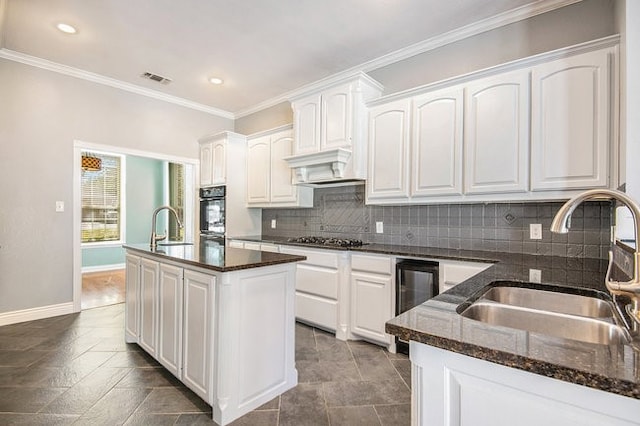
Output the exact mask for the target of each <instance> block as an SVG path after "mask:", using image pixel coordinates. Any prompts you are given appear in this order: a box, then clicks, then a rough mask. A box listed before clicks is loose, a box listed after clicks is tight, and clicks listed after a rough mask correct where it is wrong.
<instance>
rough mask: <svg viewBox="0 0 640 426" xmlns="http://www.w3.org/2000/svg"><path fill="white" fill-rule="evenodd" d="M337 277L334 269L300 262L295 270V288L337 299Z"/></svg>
mask: <svg viewBox="0 0 640 426" xmlns="http://www.w3.org/2000/svg"><path fill="white" fill-rule="evenodd" d="M338 279H339V277H338V271H337V270H336V269H326V268H318V267H316V266H314V265H307V264H306V263H304V262H301V263H298V268H297V270H296V290H299V291H304V292H305V293H311V294H315V295H317V296H323V297H327V298H330V299H333V300H337V299H338Z"/></svg>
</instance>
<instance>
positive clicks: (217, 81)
mask: <svg viewBox="0 0 640 426" xmlns="http://www.w3.org/2000/svg"><path fill="white" fill-rule="evenodd" d="M209 83H211V84H222V83H224V80H222V79H221V78H218V77H211V78H210V79H209Z"/></svg>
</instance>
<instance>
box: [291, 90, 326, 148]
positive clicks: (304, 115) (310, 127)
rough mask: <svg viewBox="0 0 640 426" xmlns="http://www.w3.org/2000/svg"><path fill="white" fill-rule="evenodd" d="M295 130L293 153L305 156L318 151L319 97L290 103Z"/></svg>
mask: <svg viewBox="0 0 640 426" xmlns="http://www.w3.org/2000/svg"><path fill="white" fill-rule="evenodd" d="M291 106H292V108H293V122H294V128H295V138H294V140H295V149H294V151H295V153H296V154H305V153H309V152H316V151H318V150H319V149H320V109H321V102H320V95H319V94H317V95H313V96H310V97H307V98H304V99H301V100H299V101H296V102H294V103H292V105H291Z"/></svg>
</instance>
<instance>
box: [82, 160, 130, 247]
mask: <svg viewBox="0 0 640 426" xmlns="http://www.w3.org/2000/svg"><path fill="white" fill-rule="evenodd" d="M92 155H93V156H95V157H99V158H100V159H102V169H101V170H98V171H89V170H82V175H81V179H82V181H81V192H82V196H81V198H82V233H81V234H82V242H83V243H91V242H100V241H119V240H120V235H121V229H120V228H121V226H120V224H121V217H120V215H121V209H120V206H121V199H120V198H121V191H120V188H121V180H122V178H121V175H122V174H121V169H120V163H121V161H120V157H119V156H115V155H107V154H92Z"/></svg>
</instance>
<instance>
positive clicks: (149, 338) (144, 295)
mask: <svg viewBox="0 0 640 426" xmlns="http://www.w3.org/2000/svg"><path fill="white" fill-rule="evenodd" d="M159 270H160V266H159V264H158V262H154V261H152V260H148V259H141V260H140V297H141V302H140V340H139V344H140V346H142V348H143V349H144V350H145V351H147V353H148V354H149V355H151V356H152V357H154V358H156V348H157V341H158V336H157V327H156V324H157V318H158V274H159Z"/></svg>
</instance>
